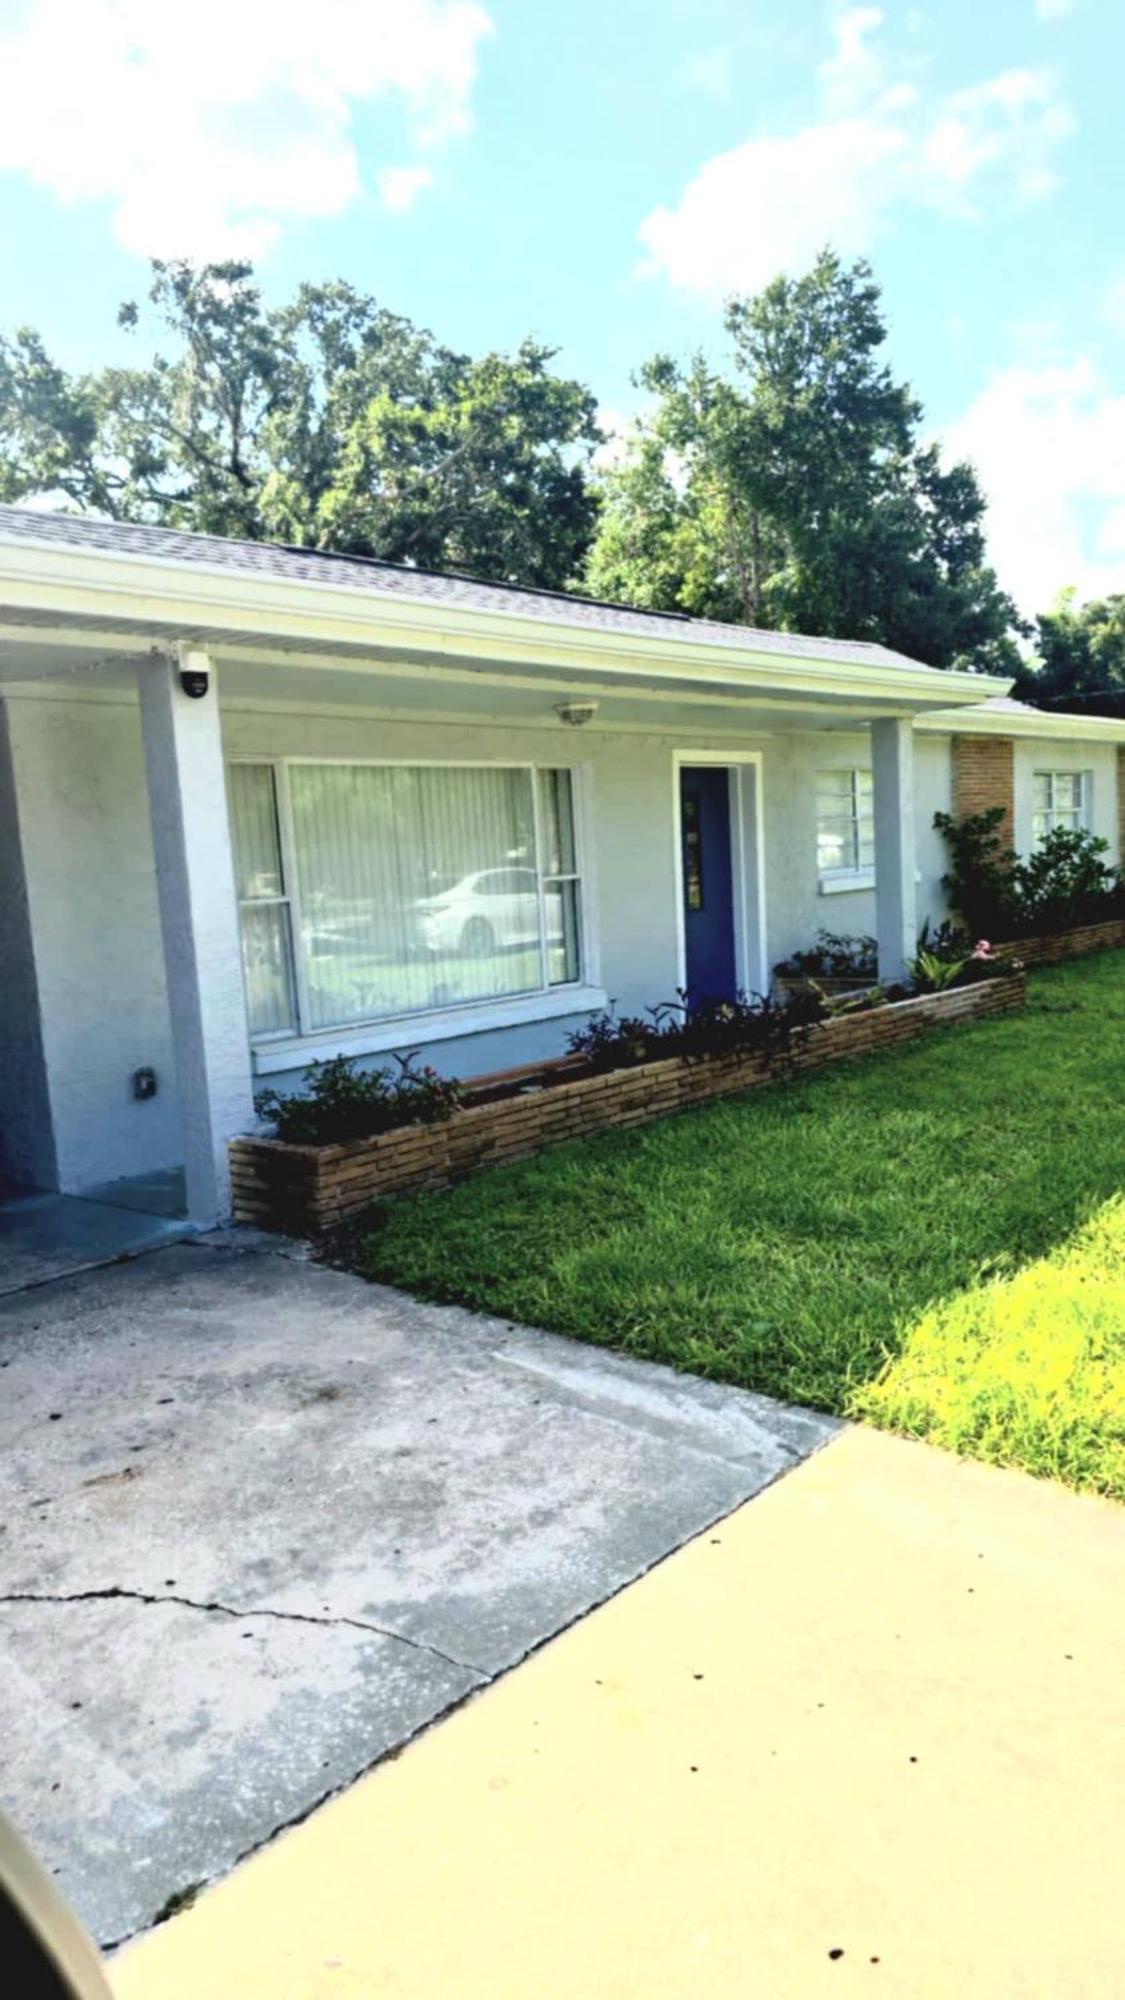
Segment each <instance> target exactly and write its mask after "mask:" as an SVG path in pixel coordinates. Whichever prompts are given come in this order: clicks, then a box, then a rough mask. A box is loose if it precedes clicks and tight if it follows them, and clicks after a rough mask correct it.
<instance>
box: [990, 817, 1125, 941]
mask: <svg viewBox="0 0 1125 2000" xmlns="http://www.w3.org/2000/svg"><path fill="white" fill-rule="evenodd" d="M1108 852H1109V843H1108V841H1105V840H1100V839H1099V838H1098V837H1097V835H1096V834H1093V833H1090V832H1089V830H1088V829H1087V828H1085V827H1082V828H1078V829H1072V828H1070V827H1063V826H1057V827H1055V828H1054V830H1053V831H1052V832H1051V833H1049V834H1047V836H1046V838H1045V839H1044V840H1042V841H1041V842H1040V843H1039V845H1038V847H1036V848H1035V850H1034V852H1033V853H1032V854H1030V855H1029V856H1028V858H1027V860H1026V861H1021V862H1020V864H1019V866H1018V868H1017V870H1016V879H1017V887H1018V893H1019V905H1020V916H1021V920H1022V921H1023V922H1024V923H1025V925H1026V927H1027V929H1028V930H1029V931H1031V932H1036V933H1038V932H1042V931H1058V930H1066V929H1067V928H1068V927H1069V926H1072V925H1077V924H1087V923H1096V922H1097V921H1098V919H1099V917H1100V918H1101V919H1102V920H1103V921H1108V920H1109V918H1111V917H1113V916H1116V915H1118V914H1119V913H1120V912H1121V911H1122V910H1123V909H1125V890H1123V886H1122V881H1121V876H1120V874H1119V872H1118V870H1117V869H1116V868H1108V867H1107V866H1106V864H1105V862H1104V861H1103V859H1102V856H1103V855H1104V854H1108Z"/></svg>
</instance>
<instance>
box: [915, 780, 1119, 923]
mask: <svg viewBox="0 0 1125 2000" xmlns="http://www.w3.org/2000/svg"><path fill="white" fill-rule="evenodd" d="M1003 818H1004V809H1003V807H1002V806H991V807H990V808H989V810H988V811H987V812H983V813H972V814H970V815H969V816H968V818H966V819H962V820H954V819H953V817H952V815H951V814H949V813H935V814H934V825H935V827H936V828H937V830H938V832H939V833H941V834H943V835H944V837H945V840H946V842H947V844H948V847H949V851H950V857H951V866H950V869H949V872H948V874H946V875H943V877H942V887H943V888H944V889H945V890H946V892H947V893H948V896H949V900H950V902H951V903H952V904H953V906H954V908H955V909H956V910H958V911H959V912H960V914H961V916H962V917H963V918H964V920H965V922H966V924H967V925H968V926H969V930H970V932H971V933H972V934H973V935H983V936H985V937H989V938H1012V937H1023V936H1040V935H1043V934H1044V933H1046V932H1049V931H1065V930H1072V929H1074V928H1075V927H1076V926H1078V925H1080V924H1090V923H1098V922H1102V923H1108V922H1109V920H1110V919H1111V918H1112V917H1115V916H1119V915H1121V914H1123V913H1125V884H1123V882H1122V877H1121V874H1120V871H1119V870H1117V869H1115V868H1109V867H1107V866H1106V863H1105V862H1104V860H1103V859H1102V857H1103V855H1105V854H1106V853H1107V852H1108V843H1107V842H1106V841H1104V840H1100V839H1099V838H1098V836H1097V835H1096V834H1093V833H1091V832H1090V831H1089V830H1088V829H1087V828H1085V827H1082V828H1071V827H1062V826H1057V827H1055V828H1054V829H1053V830H1052V831H1051V832H1050V833H1048V834H1047V835H1046V836H1045V837H1044V839H1043V840H1041V841H1040V842H1039V844H1038V846H1037V847H1036V848H1035V849H1034V851H1033V853H1031V854H1030V855H1029V856H1028V858H1027V860H1026V861H1021V860H1020V858H1019V856H1018V855H1017V854H1016V853H1015V851H1014V849H1012V848H1010V847H1005V845H1004V843H1003V840H1002V839H1001V837H1000V833H999V827H1000V823H1001V821H1002V820H1003Z"/></svg>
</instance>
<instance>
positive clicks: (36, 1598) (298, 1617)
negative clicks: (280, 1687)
mask: <svg viewBox="0 0 1125 2000" xmlns="http://www.w3.org/2000/svg"><path fill="white" fill-rule="evenodd" d="M113 1598H120V1599H122V1600H123V1601H124V1602H125V1603H128V1604H180V1605H182V1606H183V1607H184V1609H185V1610H187V1611H215V1612H218V1613H220V1614H221V1616H222V1617H224V1618H276V1619H278V1620H279V1621H280V1622H281V1623H283V1624H292V1625H320V1626H336V1625H350V1626H351V1627H352V1628H353V1630H355V1631H357V1632H372V1633H374V1634H375V1636H376V1637H377V1638H379V1639H393V1640H395V1641H396V1642H397V1643H398V1644H399V1645H400V1646H409V1647H410V1648H411V1650H412V1651H413V1652H416V1653H429V1654H430V1655H431V1656H432V1658H434V1659H436V1660H442V1661H444V1663H445V1665H446V1666H447V1667H457V1668H458V1669H459V1671H460V1672H461V1673H464V1674H475V1675H476V1676H477V1679H478V1682H479V1684H480V1685H481V1686H484V1685H485V1684H486V1683H487V1682H488V1681H490V1680H492V1678H493V1675H492V1674H491V1673H489V1671H488V1669H487V1668H485V1667H479V1666H477V1665H476V1663H475V1661H473V1660H459V1659H457V1658H456V1657H455V1656H454V1655H453V1654H452V1653H444V1652H443V1651H442V1649H441V1647H440V1646H434V1645H431V1644H430V1643H429V1641H428V1640H426V1639H410V1638H407V1636H406V1635H405V1633H402V1632H396V1631H394V1630H393V1628H392V1627H391V1626H389V1625H376V1624H374V1623H373V1622H372V1621H371V1620H370V1619H366V1618H346V1617H344V1616H343V1615H341V1616H339V1617H333V1618H326V1617H318V1616H317V1614H316V1613H315V1612H312V1611H276V1610H274V1609H272V1608H271V1607H270V1606H269V1605H259V1606H258V1607H257V1608H256V1609H253V1608H251V1609H246V1610H240V1609H239V1608H238V1606H237V1605H233V1604H220V1603H218V1602H217V1600H214V1599H211V1600H208V1601H206V1602H204V1601H203V1600H201V1599H200V1598H197V1597H182V1596H180V1595H179V1594H178V1593H177V1592H175V1591H147V1590H126V1589H124V1588H123V1587H122V1586H121V1585H120V1584H107V1585H106V1586H105V1587H104V1588H103V1589H101V1590H68V1591H60V1592H57V1593H52V1592H51V1591H43V1590H13V1591H6V1592H3V1593H0V1605H3V1604H94V1603H99V1602H102V1603H104V1602H106V1601H108V1600H111V1599H113Z"/></svg>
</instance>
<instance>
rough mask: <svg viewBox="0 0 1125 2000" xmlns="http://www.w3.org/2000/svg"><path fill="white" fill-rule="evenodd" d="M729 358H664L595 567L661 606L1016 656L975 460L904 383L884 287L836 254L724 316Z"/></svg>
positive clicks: (614, 488)
mask: <svg viewBox="0 0 1125 2000" xmlns="http://www.w3.org/2000/svg"><path fill="white" fill-rule="evenodd" d="M724 323H725V327H726V331H727V334H728V336H729V338H730V341H731V345H732V350H733V364H734V365H733V370H732V371H731V373H730V374H721V373H719V372H717V371H716V370H715V369H714V368H713V367H712V366H711V365H710V364H709V363H708V361H706V360H705V358H704V357H703V356H702V355H696V356H695V357H694V358H693V359H691V360H690V361H688V362H687V363H686V364H680V363H677V362H676V361H674V360H673V359H671V358H670V357H669V356H667V355H658V356H657V357H656V358H655V359H653V360H652V361H650V362H649V363H648V364H647V366H646V367H645V368H644V369H643V370H642V371H641V375H640V382H641V385H642V386H643V387H644V389H646V390H647V392H648V394H649V396H650V397H651V398H652V409H651V413H650V414H649V415H648V416H647V417H646V418H645V419H644V420H643V421H642V422H641V424H640V425H639V427H638V429H637V433H636V435H635V437H634V438H633V439H632V441H631V442H630V444H629V445H628V447H627V450H626V453H625V456H624V459H623V461H622V462H621V463H620V464H619V465H618V466H617V467H615V468H614V469H612V470H611V471H610V472H609V473H608V474H607V476H606V478H605V480H604V487H603V495H602V498H603V507H602V515H601V521H600V524H599V528H598V532H597V536H596V539H595V541H594V545H593V548H592V550H591V553H590V556H589V559H588V562H587V567H586V581H587V583H588V585H589V587H590V588H591V589H593V590H595V591H597V592H598V593H599V594H602V595H606V596H614V597H623V598H625V599H626V600H627V601H629V602H631V603H637V604H645V605H648V606H651V607H654V608H663V609H682V610H687V611H692V612H696V613H700V614H703V615H705V616H709V617H715V618H727V619H734V620H739V621H744V622H746V623H749V624H754V625H764V626H772V627H781V628H784V629H787V630H791V631H797V632H810V633H811V632H819V633H824V634H827V635H829V636H839V637H842V638H851V639H871V640H879V641H881V642H882V643H883V644H885V645H888V646H892V647H896V648H898V649H899V650H901V651H902V652H905V653H909V654H912V655H913V656H914V657H915V658H917V659H920V660H925V661H928V662H930V663H932V664H933V665H935V666H942V667H952V666H960V667H976V668H980V669H990V670H995V671H998V672H1004V671H1013V670H1014V669H1015V667H1016V665H1017V663H1018V657H1019V656H1018V652H1017V649H1016V645H1015V636H1014V635H1015V632H1016V631H1017V630H1019V629H1020V627H1019V620H1018V617H1017V614H1016V610H1015V606H1014V605H1013V604H1012V602H1011V600H1010V598H1008V597H1007V596H1006V595H1005V593H1004V592H1003V591H1002V590H1001V589H1000V588H999V586H998V584H997V581H996V577H995V575H994V573H993V571H992V570H991V569H990V568H989V566H988V563H987V559H986V554H985V541H984V527H983V521H984V512H985V502H984V497H983V495H982V493H981V490H980V487H979V485H978V482H977V479H976V475H975V473H974V472H973V469H972V467H971V466H969V465H965V464H960V465H954V466H952V467H950V468H948V469H945V468H943V467H942V465H941V462H940V458H939V454H938V451H937V448H936V447H935V446H933V445H930V444H926V443H924V442H923V441H922V439H921V437H920V427H921V423H922V410H921V406H920V404H919V403H918V402H917V401H916V400H915V398H914V397H913V396H912V394H911V393H910V390H909V388H908V387H907V386H906V385H905V384H904V383H899V382H896V381H895V380H894V378H893V377H892V375H891V372H890V370H889V368H888V367H887V365H886V363H885V362H884V361H883V360H882V359H881V357H880V351H879V350H880V349H881V347H882V345H883V342H884V341H885V339H886V327H885V324H884V321H883V317H882V312H881V305H880V292H879V287H878V285H877V284H876V282H875V280H874V278H873V276H872V273H871V270H870V267H869V265H867V264H866V263H865V262H863V261H862V260H860V261H857V262H855V263H852V264H845V263H843V262H842V261H841V259H840V258H839V257H837V256H836V255H835V254H834V253H833V252H832V251H828V250H826V251H824V252H822V254H821V255H820V257H818V259H817V261H816V263H815V264H814V266H813V268H812V270H811V271H809V272H808V273H806V274H805V275H804V276H803V277H800V278H788V277H779V278H777V279H775V280H774V282H773V283H772V284H770V285H768V286H767V287H766V288H765V290H764V291H763V292H761V293H759V294H758V296H757V297H755V298H752V299H734V300H732V301H731V302H730V304H729V305H728V307H727V309H726V313H725V316H724Z"/></svg>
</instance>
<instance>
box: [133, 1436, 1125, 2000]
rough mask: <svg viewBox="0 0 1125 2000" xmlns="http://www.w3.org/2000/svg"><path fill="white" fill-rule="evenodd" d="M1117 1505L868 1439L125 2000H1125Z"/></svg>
mask: <svg viewBox="0 0 1125 2000" xmlns="http://www.w3.org/2000/svg"><path fill="white" fill-rule="evenodd" d="M1123 1640H1125V1512H1123V1511H1122V1510H1121V1509H1118V1508H1115V1507H1113V1506H1112V1505H1110V1504H1108V1503H1101V1502H1099V1501H1096V1500H1092V1499H1083V1498H1078V1497H1075V1496H1073V1495H1070V1494H1067V1493H1065V1492H1063V1491H1061V1490H1059V1489H1057V1488H1054V1487H1050V1486H1047V1485H1041V1484H1037V1483H1036V1482H1034V1481H1032V1480H1030V1479H1026V1478H1024V1477H1022V1476H1021V1475H1019V1474H1011V1473H1002V1472H996V1471H993V1470H991V1469H988V1468H986V1467H982V1466H979V1465H971V1464H959V1463H958V1462H957V1461H955V1460H954V1459H952V1458H949V1457H946V1456H944V1455H943V1454H940V1453H937V1452H933V1451H930V1450H928V1449H926V1448H925V1447H922V1446H919V1445H911V1444H907V1443H903V1442H901V1441H899V1440H897V1439H892V1438H887V1437H882V1436H879V1435H877V1434H875V1433H873V1432H866V1431H859V1430H853V1431H849V1432H846V1433H844V1434H842V1435H841V1436H840V1437H838V1438H837V1439H836V1441H835V1442H833V1443H831V1444H829V1445H828V1446H827V1448H826V1449H825V1450H824V1451H822V1452H821V1453H820V1454H819V1455H818V1456H816V1457H815V1458H812V1459H810V1460H808V1461H807V1462H806V1463H805V1464H804V1465H802V1466H800V1467H799V1468H798V1469H797V1470H796V1471H794V1472H792V1473H791V1474H790V1475H789V1476H788V1477H787V1478H786V1479H784V1480H783V1481H781V1482H780V1483H779V1484H777V1485H775V1486H773V1487H771V1489H770V1490H769V1491H768V1492H766V1493H764V1494H762V1495H761V1496H760V1497H759V1498H757V1499H755V1500H753V1501H751V1502H750V1503H749V1504H748V1505H746V1506H743V1507H742V1508H741V1509H740V1510H739V1512H737V1513H736V1514H734V1515H732V1516H731V1517H730V1518H729V1519H728V1520H726V1521H725V1522H723V1523H721V1524H719V1525H717V1526H716V1527H714V1528H711V1529H709V1530H707V1531H705V1532H704V1533H703V1534H702V1535H701V1536H700V1537H699V1539H697V1540H696V1541H695V1542H693V1543H692V1544H691V1545H690V1546H689V1547H687V1548H685V1549H683V1550H681V1551H680V1553H678V1554H677V1555H674V1556H672V1557H670V1558H669V1560H668V1561H667V1562H665V1563H663V1564H662V1565H661V1566H660V1567H659V1568H657V1569H655V1570H653V1571H651V1572H650V1573H649V1575H647V1576H646V1577H644V1578H643V1579H642V1580H641V1581H639V1582H638V1583H635V1584H634V1585H632V1586H631V1587H630V1588H629V1589H628V1590H626V1591H624V1592H623V1593H622V1594H621V1595H620V1596H618V1597H616V1598H615V1599H614V1600H613V1601H612V1602H611V1603H609V1604H607V1605H605V1606H604V1607H603V1608H602V1609H601V1610H599V1611H597V1612H595V1613H594V1614H593V1615H592V1616H590V1617H589V1618H587V1619H585V1620H584V1621H583V1622H582V1623H581V1624H580V1625H577V1626H575V1627H574V1628H572V1629H571V1630H570V1631H569V1632H567V1633H565V1634H564V1635H563V1636H562V1637H560V1638H559V1639H557V1640H556V1641H555V1642H554V1643H553V1644H551V1645H550V1646H548V1647H547V1648H546V1649H545V1650H544V1651H542V1652H541V1653H539V1654H538V1655H537V1656H536V1657H535V1658H534V1659H532V1660H530V1661H528V1662H527V1663H526V1664H525V1665H524V1666H522V1667H521V1668H519V1670H518V1671H517V1672H516V1673H515V1674H513V1675H510V1676H509V1677H508V1678H507V1679H505V1680H504V1681H502V1682H500V1683H499V1684H498V1685H496V1686H495V1687H492V1688H490V1689H488V1690H487V1691H486V1692H485V1693H483V1694H482V1695H479V1696H477V1697H476V1698H475V1699H474V1700H472V1701H471V1702H470V1703H469V1704H468V1705H467V1706H466V1707H464V1708H463V1709H461V1710H460V1712H459V1713H458V1714H456V1715H454V1716H453V1717H451V1718H450V1719H449V1720H448V1721H446V1722H445V1723H443V1724H441V1725H440V1726H439V1727H437V1728H435V1729H433V1730H431V1731H430V1732H429V1733H428V1734H427V1735H425V1736H424V1737H423V1738H421V1739H420V1740H419V1741H418V1742H416V1743H415V1744H413V1745H412V1746H411V1747H410V1748H408V1749H407V1750H406V1751H405V1752H404V1753H403V1755H402V1756H401V1757H400V1758H398V1759H397V1760H396V1761H395V1762H393V1763H390V1764H385V1765H383V1766H381V1767H380V1768H379V1769H378V1770H377V1771H375V1772H374V1773H372V1775H371V1776H370V1777H368V1778H365V1779H364V1780H363V1781H361V1783H359V1784H358V1785H356V1786H355V1787H354V1788H353V1789H351V1790H350V1791H348V1792H347V1793H345V1794H344V1795H343V1796H342V1797H341V1798H339V1799H338V1800H336V1801H334V1802H333V1803H332V1804H330V1805H328V1806H326V1807H325V1808H324V1809H323V1810H322V1811H321V1812H319V1813H317V1814H316V1815H315V1816H314V1817H313V1818H312V1819H311V1820H309V1821H308V1822H307V1823H306V1824H305V1825H304V1826H302V1827H300V1828H298V1829H296V1830H295V1831H293V1832H291V1833H289V1834H287V1835H285V1836H283V1837H282V1838H281V1839H280V1840H279V1841H277V1842H276V1843H275V1844H274V1845H273V1846H272V1847H270V1848H269V1849H267V1850H266V1851H264V1852H263V1853H262V1854H260V1855H259V1856H257V1857H256V1858H255V1859H254V1860H252V1861H250V1862H248V1863H247V1864H246V1865H245V1866H244V1867H243V1868H241V1869H239V1870H238V1871H237V1872H236V1873H235V1874H234V1875H233V1876H232V1877H230V1878H229V1879H228V1880H227V1881H226V1882H224V1883H222V1884H221V1885H220V1886H219V1887H218V1888H216V1889H214V1890H212V1891H211V1892H209V1893H208V1894H207V1895H205V1896H204V1898H203V1899H202V1901H201V1902H200V1903H199V1904H198V1905H197V1906H196V1907H195V1908H194V1909H193V1910H191V1911H189V1912H188V1913H186V1914H184V1915H183V1916H181V1917H178V1918H176V1919H174V1920H173V1921H172V1922H171V1923H170V1924H168V1925H166V1926H164V1927H163V1928H161V1929H158V1930H157V1931H154V1932H153V1933H151V1934H150V1935H149V1936H148V1937H147V1938H146V1939H144V1940H143V1941H141V1942H139V1943H138V1944H136V1945H134V1946H132V1947H130V1948H129V1949H128V1950H127V1951H125V1952H124V1953H123V1954H122V1955H121V1956H120V1957H119V1958H118V1959H117V1960H116V1961H115V1963H114V1965H113V1967H112V1977H113V1980H114V1985H115V1992H116V1994H117V1996H118V2000H198V1996H199V1995H200V1994H204V1993H206V1994H207V1995H208V1996H209V2000H343V1996H352V2000H359V1996H361V1995H362V1996H369V1995H373V1994H377V1993H384V1992H385V1993H394V1994H396V1995H401V1996H403V2000H413V1997H414V1996H419V2000H420V1997H421V1996H423V1995H424V1996H426V1997H427V2000H577V1997H578V1996H580V2000H642V1997H643V2000H736V1996H737V2000H744V1996H748V1995H750V1996H757V1995H761V1996H763V2000H816V1996H817V1995H820V1994H822V1993H823V1994H831V1995H833V1996H838V1995H840V1994H849V1993H858V1992H861V1991H862V1992H868V1991H870V1992H871V1993H873V1994H884V1995H895V1996H905V1995H909V1996H910V2000H920V1996H931V1995H932V1996H935V2000H936V1997H937V1996H941V2000H949V1996H951V1995H954V1994H956V1995H958V1996H959V2000H964V1996H980V2000H1015V1996H1027V2000H1030V1997H1031V1996H1035V2000H1046V1996H1050V2000H1062V1996H1066V2000H1110V1996H1113V1995H1116V1994H1118V1993H1119V1992H1120V1991H1121V1984H1122V1960H1121V1951H1122V1938H1121V1917H1120V1912H1121V1862H1122V1845H1123V1844H1122V1804H1121V1801H1122V1798H1123V1796H1125V1744H1123V1729H1122V1722H1123V1716H1122V1706H1123V1696H1122V1672H1121V1662H1122V1656H1123V1651H1122V1647H1123Z"/></svg>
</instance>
